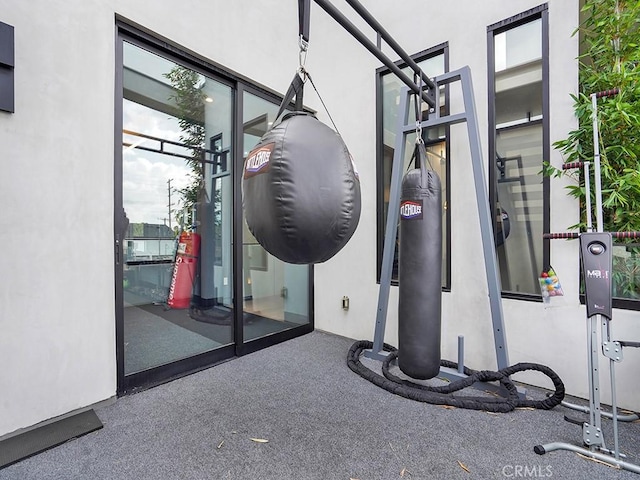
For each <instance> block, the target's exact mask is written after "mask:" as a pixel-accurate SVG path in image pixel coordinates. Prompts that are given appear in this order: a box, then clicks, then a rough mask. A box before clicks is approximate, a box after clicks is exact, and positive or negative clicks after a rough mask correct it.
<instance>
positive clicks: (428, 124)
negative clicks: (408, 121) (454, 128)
mask: <svg viewBox="0 0 640 480" xmlns="http://www.w3.org/2000/svg"><path fill="white" fill-rule="evenodd" d="M466 121H467V115H466V114H464V113H454V114H452V115H447V116H445V117H437V118H430V119H429V120H425V121H423V122H422V123H421V124H420V126H421V127H422V128H423V129H427V128H433V127H437V126H439V125H454V124H456V123H462V122H466ZM415 131H416V125H415V124H413V125H403V126H402V127H401V132H402V133H410V132H415Z"/></svg>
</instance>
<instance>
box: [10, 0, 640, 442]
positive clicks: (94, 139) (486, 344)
mask: <svg viewBox="0 0 640 480" xmlns="http://www.w3.org/2000/svg"><path fill="white" fill-rule="evenodd" d="M577 3H578V0H568V1H563V2H549V12H550V13H549V19H550V44H551V45H552V48H551V51H550V55H551V58H550V75H551V79H550V81H551V85H552V87H551V120H552V122H551V139H552V141H553V140H556V139H558V138H562V137H563V136H564V135H565V133H566V132H567V131H568V130H569V129H570V128H572V126H573V125H574V120H573V115H572V111H571V102H570V99H569V97H568V93H569V92H572V91H574V90H575V85H576V83H577V72H576V64H575V57H576V54H577V43H576V39H572V38H571V37H570V35H571V32H572V30H573V29H574V28H575V25H576V23H577V11H578V8H577ZM335 4H336V5H337V6H338V7H339V8H340V9H341V10H342V11H343V12H345V14H347V16H349V17H350V18H353V19H354V20H355V23H356V24H358V25H359V26H360V27H361V28H362V29H363V31H367V30H366V28H367V27H366V26H365V25H364V23H363V22H362V21H361V20H360V19H358V18H357V17H356V16H355V15H353V14H352V13H351V12H350V10H349V8H348V7H347V6H346V4H344V3H343V2H339V1H336V2H335ZM363 4H365V5H366V6H367V8H369V9H370V11H371V12H372V13H373V14H374V15H375V16H376V18H378V19H379V20H380V21H381V22H382V23H383V24H384V25H385V27H386V28H387V30H388V31H389V32H390V33H391V34H392V35H393V36H394V37H395V38H396V39H397V40H398V42H399V43H400V44H401V45H403V47H404V48H405V50H406V51H408V52H409V53H415V52H418V51H421V50H424V49H426V48H429V47H431V46H434V45H437V44H439V43H442V42H445V41H447V42H449V48H450V50H449V52H450V65H451V69H456V68H458V67H461V66H463V65H469V66H470V67H471V69H472V72H473V80H474V84H475V88H476V101H477V109H478V116H479V124H480V132H481V134H482V144H483V149H484V155H485V156H486V148H487V134H486V132H487V99H486V92H487V72H486V27H487V25H490V24H492V23H495V22H497V21H500V20H502V19H505V18H508V17H510V16H512V15H514V14H517V13H519V12H522V11H524V10H527V9H528V8H531V7H534V6H536V5H538V2H536V1H531V0H512V1H510V2H504V1H501V0H485V1H483V2H477V1H474V0H460V1H459V2H457V3H456V7H455V8H453V9H451V10H450V11H447V12H436V13H435V14H434V15H435V17H431V16H430V15H428V14H425V15H424V20H423V21H421V22H418V21H417V19H418V18H419V15H420V14H421V13H422V10H421V9H422V8H423V7H424V2H421V1H418V0H407V1H405V2H402V7H403V9H402V10H400V9H399V8H398V5H399V4H398V3H397V2H387V1H382V0H367V1H363ZM180 5H182V4H180ZM116 14H117V15H120V16H122V17H124V18H127V19H129V20H131V21H132V22H135V23H138V24H140V25H141V26H143V27H145V28H146V29H148V30H150V31H153V32H155V33H156V34H157V35H159V36H162V37H166V38H167V39H170V40H171V41H172V42H175V43H177V44H179V45H181V46H182V47H184V48H185V49H188V50H191V51H193V52H195V53H196V54H198V55H201V56H202V57H204V58H207V59H209V60H211V61H213V62H216V63H218V64H220V65H223V66H224V67H226V68H228V69H230V70H234V71H236V72H238V73H240V74H242V75H244V76H246V77H248V78H251V79H253V80H255V81H256V82H258V83H260V84H263V85H265V86H267V87H269V88H272V89H274V90H277V91H280V92H283V91H284V90H285V89H286V87H287V86H288V83H289V81H290V79H291V77H292V75H293V73H294V71H295V69H296V67H297V61H298V47H297V2H294V1H290V2H283V1H282V0H263V1H261V2H255V1H252V0H235V1H233V2H198V4H197V6H193V7H191V8H189V7H184V8H180V7H179V6H178V4H176V3H175V2H173V1H169V0H155V1H153V2H151V1H145V0H65V1H61V0H55V1H52V0H47V1H45V0H33V1H31V2H23V1H19V0H0V21H3V22H5V23H8V24H11V25H13V26H14V27H15V35H16V38H15V43H16V49H15V50H16V51H15V53H16V68H15V78H16V113H14V114H5V113H0V160H1V162H0V204H2V205H4V206H5V208H3V213H2V218H3V220H4V225H5V228H3V229H2V230H0V244H2V245H5V254H4V255H2V256H0V272H2V275H1V276H0V364H2V365H3V368H2V369H0V385H1V386H2V395H0V436H2V435H4V434H6V433H10V432H13V431H15V430H18V429H21V428H25V427H28V426H31V425H34V424H36V423H38V422H40V421H43V420H46V419H48V418H52V417H55V416H58V415H61V414H65V413H67V412H69V411H72V410H75V409H78V408H81V407H84V406H87V405H91V404H93V403H95V402H99V401H101V400H104V399H107V398H110V397H112V396H113V395H114V394H115V390H116V367H115V306H114V268H113V244H112V239H113V192H114V185H113V161H114V128H113V126H114V70H115V55H114V48H115V47H114V45H115V17H116ZM370 38H371V39H372V40H373V41H375V36H374V35H373V34H371V35H370ZM387 51H388V49H387ZM392 58H394V59H395V56H393V57H392ZM379 66H380V63H379V62H378V61H377V60H376V59H375V58H374V57H373V56H371V55H370V54H369V53H368V52H366V50H364V48H363V47H361V46H360V45H359V44H358V43H357V42H356V41H355V40H353V39H352V38H351V37H350V36H349V35H348V34H347V33H346V32H345V31H344V30H342V28H341V27H339V26H338V25H337V24H335V23H334V22H333V20H331V19H330V18H329V17H328V16H327V15H326V14H325V13H324V12H323V11H322V10H321V9H320V8H319V7H317V5H315V4H314V5H313V6H312V21H311V47H310V51H309V54H308V59H307V67H308V69H309V71H310V72H311V74H312V76H313V78H314V81H315V83H316V85H317V87H318V89H319V90H320V92H321V94H322V96H323V98H324V100H325V102H326V104H327V105H328V107H329V109H330V111H331V114H332V116H333V118H334V120H335V121H336V123H337V125H338V128H339V129H340V132H341V133H342V135H343V136H344V138H345V140H346V142H347V144H348V145H349V148H350V150H351V153H352V154H353V156H354V158H355V160H356V162H357V165H358V168H359V171H360V178H361V183H362V198H363V209H362V216H361V220H360V225H359V228H358V230H357V232H356V234H355V235H354V237H353V239H352V240H351V241H350V243H349V244H348V245H347V246H346V247H345V248H344V249H343V250H342V251H341V252H340V253H339V254H338V255H337V256H336V257H334V258H333V259H331V260H330V261H328V262H327V263H325V264H322V265H318V266H317V267H316V271H315V272H316V273H315V320H316V327H317V328H319V329H322V330H326V331H330V332H334V333H337V334H340V335H345V336H348V337H353V338H356V339H371V338H372V337H373V328H374V321H375V311H376V303H377V295H378V285H377V283H376V242H375V239H376V204H375V199H376V172H375V75H374V73H375V69H376V68H377V67H379ZM307 92H308V93H307V94H306V96H305V103H307V104H308V105H309V106H310V107H312V108H315V109H316V110H317V111H318V112H319V117H320V118H321V119H323V120H325V121H327V123H328V119H327V117H326V115H325V113H324V110H323V107H322V105H321V104H320V102H319V101H318V99H317V97H316V96H315V94H314V93H312V91H311V89H308V90H307ZM451 159H452V160H451V161H452V200H451V215H452V219H453V225H452V246H451V248H452V291H451V293H446V294H444V297H443V327H444V328H443V356H444V358H450V359H455V356H456V355H455V344H456V337H457V335H460V334H463V335H465V340H466V347H467V350H466V358H467V363H468V365H469V366H471V367H472V368H493V367H495V361H494V356H493V339H492V330H491V324H490V318H489V306H488V299H487V289H486V281H485V272H484V264H483V261H482V255H481V253H480V250H479V247H478V242H479V238H480V237H479V225H478V221H477V214H476V211H475V205H474V204H473V202H471V201H469V199H468V195H466V194H467V192H468V191H470V189H471V188H472V177H471V169H470V163H469V153H468V149H467V144H466V133H465V129H464V127H456V128H453V129H452V150H451ZM551 160H552V162H554V163H555V164H559V163H560V162H561V159H560V157H559V155H558V153H557V152H552V158H551ZM552 202H553V209H552V227H553V229H554V230H563V229H564V228H565V227H566V226H568V225H571V224H573V223H575V221H576V219H577V215H578V212H577V207H576V206H575V205H574V204H573V203H572V202H571V201H567V198H566V196H565V193H564V191H563V189H562V184H561V181H558V180H554V184H553V186H552ZM552 263H553V265H554V267H555V268H556V270H558V271H559V272H562V273H561V279H562V282H563V287H564V288H565V292H566V293H567V295H566V296H565V297H564V304H563V306H561V307H554V308H547V309H545V308H543V306H542V305H541V304H539V303H528V302H518V301H513V300H508V301H504V312H505V323H506V332H507V340H508V346H509V354H510V360H511V363H515V362H518V361H536V362H539V363H544V364H547V365H549V366H551V367H552V368H554V369H556V370H557V372H558V373H559V374H560V375H561V377H562V378H563V380H564V381H565V383H566V384H567V387H568V391H569V392H570V393H573V394H577V395H581V396H585V395H586V393H587V384H586V354H585V333H584V331H585V329H584V309H583V308H582V307H580V306H579V303H578V297H577V285H578V278H577V272H578V252H577V246H576V245H574V244H571V243H569V242H558V243H555V244H554V245H553V249H552ZM343 295H348V296H349V297H350V299H351V306H350V309H349V310H348V311H346V312H345V311H343V310H342V308H341V299H342V297H343ZM396 304H397V291H396V288H395V287H394V288H392V292H391V298H390V303H389V305H390V309H389V319H388V322H387V341H388V342H390V343H394V344H397V318H396V313H395V305H396ZM615 314H616V320H615V322H614V328H615V333H616V335H615V336H616V338H627V339H635V340H637V339H638V338H640V328H639V327H638V320H639V318H638V314H637V313H634V312H619V311H616V313H615ZM625 354H626V356H627V358H626V359H625V361H624V362H623V363H622V364H621V365H620V367H619V368H618V371H617V374H618V380H619V384H620V390H619V400H620V403H621V404H622V405H623V406H626V407H628V408H636V409H640V399H639V397H640V396H639V395H638V386H637V384H636V383H635V382H634V381H632V380H633V378H634V373H635V372H637V371H638V367H639V366H640V352H635V351H631V350H630V351H629V352H628V354H627V352H625ZM519 379H521V380H526V381H529V382H531V383H537V382H538V381H539V378H538V377H532V378H529V377H526V376H522V377H519ZM546 386H548V385H546Z"/></svg>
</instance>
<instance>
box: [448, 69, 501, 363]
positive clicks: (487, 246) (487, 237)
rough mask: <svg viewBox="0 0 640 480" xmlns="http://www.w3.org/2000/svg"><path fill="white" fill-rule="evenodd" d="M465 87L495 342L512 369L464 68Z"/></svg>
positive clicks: (468, 75)
mask: <svg viewBox="0 0 640 480" xmlns="http://www.w3.org/2000/svg"><path fill="white" fill-rule="evenodd" d="M458 72H459V75H460V80H461V83H462V96H463V99H464V110H465V113H466V115H467V132H468V135H469V146H470V148H471V164H472V167H473V178H474V182H475V190H476V203H477V207H478V217H479V220H480V233H481V235H482V251H483V254H484V263H485V270H486V276H487V287H488V290H489V304H490V307H491V321H492V323H493V340H494V344H495V349H496V360H497V362H498V369H499V370H501V369H503V368H506V367H508V366H509V356H508V353H507V340H506V336H505V328H504V317H503V313H502V296H501V290H502V288H501V286H500V276H499V272H498V262H497V259H496V251H495V239H494V236H493V226H492V225H493V223H492V221H491V213H490V211H489V194H488V193H487V185H486V183H485V179H486V176H485V173H484V162H483V161H482V145H481V144H480V132H479V130H478V123H477V118H478V117H477V115H476V106H475V99H474V96H473V84H472V80H471V70H470V69H469V67H463V68H461V69H460V70H459V71H458Z"/></svg>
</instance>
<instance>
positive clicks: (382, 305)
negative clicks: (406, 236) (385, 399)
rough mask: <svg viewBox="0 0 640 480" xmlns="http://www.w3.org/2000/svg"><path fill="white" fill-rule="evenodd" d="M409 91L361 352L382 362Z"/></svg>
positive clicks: (405, 91) (402, 93)
mask: <svg viewBox="0 0 640 480" xmlns="http://www.w3.org/2000/svg"><path fill="white" fill-rule="evenodd" d="M408 103H409V91H408V89H407V88H402V89H401V90H400V106H399V107H398V126H397V128H396V144H395V152H394V154H393V164H392V167H391V186H390V192H389V208H388V210H387V225H386V228H385V235H384V248H383V251H382V271H381V273H380V290H379V292H378V310H377V313H376V327H375V332H374V335H373V348H372V350H371V351H365V352H364V355H365V356H367V357H369V358H373V359H376V360H380V359H384V357H385V354H384V353H383V343H384V330H385V326H386V323H387V310H388V306H389V290H390V288H391V274H392V273H393V257H394V253H395V246H396V236H397V232H398V218H399V215H400V188H401V186H402V170H403V166H404V151H405V139H406V136H405V134H404V133H403V128H404V125H405V123H406V122H407V115H408V108H407V105H408Z"/></svg>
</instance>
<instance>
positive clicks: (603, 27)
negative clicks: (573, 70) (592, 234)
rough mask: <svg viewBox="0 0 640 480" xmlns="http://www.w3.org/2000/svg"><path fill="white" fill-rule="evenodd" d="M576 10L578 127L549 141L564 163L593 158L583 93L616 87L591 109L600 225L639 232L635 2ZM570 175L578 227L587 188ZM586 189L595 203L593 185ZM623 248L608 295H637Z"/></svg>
mask: <svg viewBox="0 0 640 480" xmlns="http://www.w3.org/2000/svg"><path fill="white" fill-rule="evenodd" d="M582 10H583V13H585V14H586V20H585V21H584V23H583V24H582V25H580V27H579V28H578V29H577V30H576V33H580V36H581V41H582V47H583V48H582V51H583V52H584V53H583V54H582V55H581V56H580V57H579V61H580V71H579V91H578V94H577V95H572V96H571V97H572V98H573V101H574V110H575V115H576V117H577V119H578V128H577V129H576V130H574V131H572V132H569V135H568V136H567V138H566V139H564V140H560V141H558V142H555V143H554V146H555V147H556V148H557V149H559V150H560V151H561V152H562V153H563V155H564V161H565V162H578V161H592V160H593V156H594V144H593V123H592V114H593V108H592V104H591V98H590V94H592V93H595V92H601V91H604V90H610V89H613V88H618V89H620V93H619V94H618V95H615V96H612V97H607V98H603V99H600V100H598V108H597V112H598V120H599V129H598V130H599V145H600V155H601V171H602V197H603V221H604V225H603V227H604V230H605V231H611V232H616V231H640V171H639V160H640V0H586V1H585V4H584V7H583V9H582ZM591 171H592V172H593V165H592V168H591ZM581 173H582V172H581ZM544 174H546V175H550V176H554V177H557V176H560V175H563V171H562V170H558V169H556V168H554V167H552V166H550V165H549V164H546V165H545V168H544ZM572 175H573V174H572ZM577 176H578V178H579V180H578V181H577V182H576V183H575V184H573V185H569V186H568V187H567V189H568V194H569V195H571V196H573V197H575V198H578V199H580V204H581V209H580V211H581V212H583V214H582V218H581V221H580V223H578V224H576V225H573V226H572V227H570V228H573V229H580V230H584V229H585V227H586V217H585V213H586V212H585V210H586V209H585V198H586V197H585V195H586V191H585V187H584V180H583V179H582V175H577ZM591 194H592V196H593V198H592V199H591V204H592V205H593V206H595V188H593V183H592V188H591ZM621 248H624V247H617V248H616V249H615V250H620V249H621ZM624 250H625V251H624V252H623V254H622V255H619V254H614V258H613V261H614V269H613V270H614V271H613V280H614V281H613V284H614V296H616V297H624V298H632V299H640V253H639V250H640V249H639V248H638V247H636V246H632V245H627V247H626V248H625V249H624Z"/></svg>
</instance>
